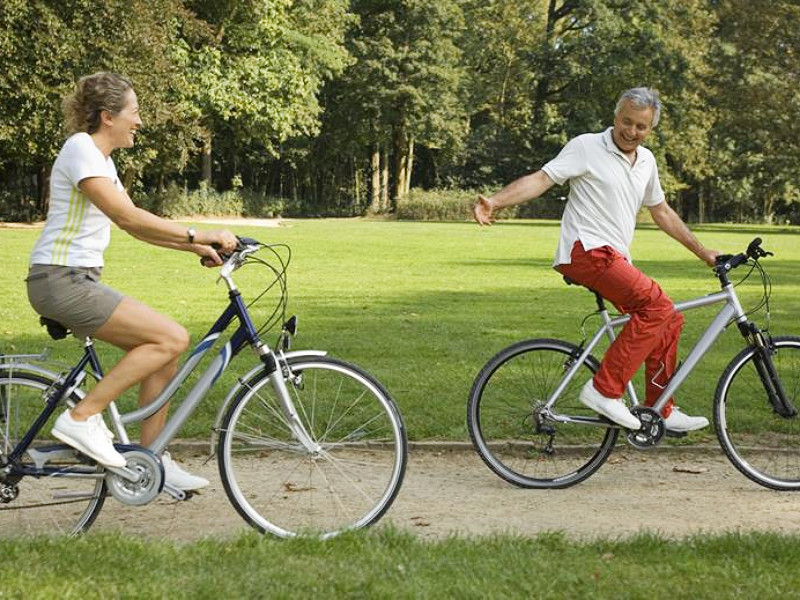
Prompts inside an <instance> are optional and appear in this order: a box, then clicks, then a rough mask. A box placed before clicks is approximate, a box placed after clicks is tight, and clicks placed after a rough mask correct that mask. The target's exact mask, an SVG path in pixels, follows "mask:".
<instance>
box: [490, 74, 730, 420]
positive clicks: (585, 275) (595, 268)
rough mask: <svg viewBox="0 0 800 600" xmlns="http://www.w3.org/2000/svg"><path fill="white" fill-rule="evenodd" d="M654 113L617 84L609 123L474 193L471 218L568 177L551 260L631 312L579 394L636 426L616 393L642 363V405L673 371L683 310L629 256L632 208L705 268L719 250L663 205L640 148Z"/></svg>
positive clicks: (650, 97) (648, 156)
mask: <svg viewBox="0 0 800 600" xmlns="http://www.w3.org/2000/svg"><path fill="white" fill-rule="evenodd" d="M660 114H661V102H660V100H659V98H658V92H657V91H656V90H654V89H651V88H634V89H630V90H627V91H626V92H623V93H622V94H621V95H620V97H619V100H618V101H617V106H616V109H615V111H614V125H613V127H609V128H608V129H606V130H605V131H603V132H602V133H594V134H584V135H580V136H578V137H576V138H574V139H573V140H571V141H570V142H568V143H567V145H566V146H564V148H563V149H562V150H561V152H560V154H559V155H558V156H557V157H556V158H555V159H553V160H551V161H550V162H549V163H547V164H546V165H545V166H544V167H542V169H541V170H540V171H537V172H535V173H532V174H530V175H527V176H525V177H522V178H520V179H518V180H517V181H515V182H513V183H511V184H510V185H508V186H507V187H505V188H504V189H502V190H501V191H500V192H498V193H497V194H495V195H493V196H490V197H488V198H487V197H484V196H478V201H477V203H476V204H475V207H474V214H475V220H476V221H477V222H478V223H479V224H481V225H489V224H491V222H492V221H493V218H492V215H493V213H494V211H495V210H497V209H499V208H503V207H505V206H512V205H515V204H521V203H522V202H525V201H527V200H530V199H532V198H537V197H539V196H540V195H542V194H543V193H544V192H546V191H547V190H549V189H550V188H551V187H552V186H553V184H555V183H557V184H559V185H561V184H563V183H564V182H566V181H569V182H570V192H569V199H568V202H567V206H566V208H565V209H564V215H563V217H562V220H561V237H560V239H559V242H558V249H557V251H556V258H555V261H554V263H553V266H554V268H555V269H556V270H557V271H559V272H560V273H562V274H563V275H566V276H567V277H569V278H570V279H571V280H573V281H575V282H577V283H580V284H581V285H584V286H586V287H588V288H591V289H592V290H595V291H596V292H598V293H599V294H600V295H601V296H603V297H604V298H606V299H607V300H609V301H611V302H612V303H613V304H614V305H615V306H616V307H617V309H618V310H620V311H622V312H624V313H628V314H630V315H631V320H630V321H629V322H628V323H627V324H626V325H625V327H624V328H623V329H622V331H621V332H620V334H619V336H618V337H617V339H616V340H615V341H614V342H613V343H612V344H611V346H610V347H609V349H608V351H607V352H606V355H605V356H604V357H603V361H602V362H601V364H600V369H599V370H598V371H597V373H596V374H595V376H594V377H593V378H592V379H590V380H589V381H587V382H586V385H584V387H583V389H582V390H581V394H580V399H581V402H583V403H584V404H585V405H586V406H588V407H589V408H591V409H592V410H594V411H596V412H598V413H600V414H602V415H604V416H606V417H607V418H609V419H611V420H612V421H614V422H615V423H617V424H619V425H622V426H623V427H627V428H629V429H638V428H639V427H640V423H639V419H637V418H636V417H635V416H634V415H633V414H631V413H630V411H629V410H628V409H627V407H626V406H625V404H624V403H623V402H622V400H621V398H622V396H623V394H624V392H625V386H626V384H627V383H628V382H629V381H630V379H631V378H632V377H633V375H634V374H635V373H636V371H637V370H638V369H639V367H640V366H641V364H642V363H645V372H646V381H647V390H646V404H647V405H648V406H652V405H653V404H654V403H655V401H656V400H657V399H658V396H659V395H660V393H661V389H662V388H663V387H664V385H665V383H666V382H667V381H668V380H669V378H670V377H671V376H672V374H673V372H674V371H675V367H676V355H677V349H678V340H679V338H680V333H681V327H682V326H683V316H682V315H681V314H680V313H677V312H675V310H674V306H673V304H672V301H671V300H670V299H669V298H668V297H667V295H666V294H665V293H664V292H663V291H662V290H661V288H660V287H659V286H658V284H657V283H656V282H655V281H653V280H652V279H650V278H649V277H647V276H646V275H645V274H644V273H642V272H641V271H639V270H638V269H637V268H636V267H634V266H633V265H632V264H631V262H630V252H629V248H630V245H631V242H632V241H633V232H634V229H635V227H636V214H637V213H638V211H639V209H640V208H641V206H642V205H644V206H646V207H647V208H648V209H649V211H650V214H651V215H652V217H653V221H654V222H655V224H656V225H658V227H659V228H660V229H662V230H663V231H665V232H666V233H667V234H668V235H670V236H671V237H673V238H674V239H676V240H677V241H679V242H680V243H681V244H683V245H684V246H685V247H686V248H688V249H689V250H690V251H691V252H692V253H694V254H695V255H696V256H697V257H698V258H699V259H700V260H702V261H704V262H705V263H706V264H708V265H709V266H714V259H715V258H716V257H717V255H718V254H719V253H718V252H716V251H715V250H710V249H708V248H705V247H704V246H703V245H702V244H701V243H700V242H699V241H698V240H697V238H696V237H695V236H694V235H693V234H692V232H691V231H689V229H688V227H687V226H686V224H685V223H684V222H683V221H682V220H681V218H680V217H679V216H678V214H677V213H676V212H675V211H674V210H672V208H670V207H669V205H668V204H667V203H666V201H665V198H664V191H663V190H662V189H661V183H660V181H659V178H658V167H657V165H656V161H655V157H654V156H653V153H652V152H650V151H649V150H648V149H647V148H645V147H643V146H642V145H641V144H642V143H643V142H644V141H645V140H646V139H647V137H648V135H650V132H651V131H652V130H653V128H654V127H655V126H656V125H657V124H658V119H659V116H660ZM662 416H663V417H664V423H665V425H666V428H667V429H668V430H670V431H674V432H686V431H693V430H696V429H702V428H703V427H706V426H707V425H708V419H706V418H705V417H692V416H689V415H686V414H684V413H683V412H681V411H680V410H679V409H678V408H677V407H675V406H673V403H672V399H670V402H669V403H668V404H667V405H666V406H665V408H664V410H663V414H662Z"/></svg>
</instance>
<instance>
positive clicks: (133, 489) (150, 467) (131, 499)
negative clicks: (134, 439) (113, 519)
mask: <svg viewBox="0 0 800 600" xmlns="http://www.w3.org/2000/svg"><path fill="white" fill-rule="evenodd" d="M117 448H119V446H117ZM128 448H132V449H131V450H125V451H123V452H120V453H121V454H122V456H124V457H125V460H127V461H128V464H127V465H126V466H125V468H126V469H128V470H130V471H133V472H135V473H138V474H139V480H138V481H136V482H132V481H129V480H127V479H125V478H124V477H122V476H120V475H117V474H116V473H112V472H110V471H107V472H106V486H108V490H109V491H110V492H111V495H112V496H114V498H116V499H117V500H119V501H120V502H122V503H123V504H129V505H132V506H140V505H142V504H147V503H148V502H151V501H152V500H153V498H155V497H156V496H158V495H159V494H160V493H161V489H162V488H163V487H164V466H163V465H162V464H161V460H159V458H158V457H157V456H156V455H155V454H153V453H152V452H150V450H147V449H146V448H142V447H139V446H135V447H134V446H128Z"/></svg>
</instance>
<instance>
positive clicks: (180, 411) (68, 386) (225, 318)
mask: <svg viewBox="0 0 800 600" xmlns="http://www.w3.org/2000/svg"><path fill="white" fill-rule="evenodd" d="M227 266H228V265H226V266H225V267H223V270H222V272H221V274H220V278H221V279H223V280H224V281H225V283H226V284H227V286H228V290H229V292H228V296H229V304H228V306H227V307H226V308H225V310H224V311H223V312H222V314H221V315H220V316H219V318H218V319H217V321H216V322H215V323H214V324H213V325H212V326H211V328H210V329H209V330H208V332H207V333H206V335H205V336H203V338H202V339H201V340H200V342H198V343H197V345H196V346H195V347H194V349H193V350H192V352H191V354H190V355H189V357H188V358H187V359H186V361H185V362H184V364H183V365H182V366H181V368H180V369H179V370H178V372H177V373H176V374H175V375H174V376H173V377H172V379H170V381H169V382H168V384H167V386H166V387H165V388H164V390H163V391H162V392H161V393H160V394H159V395H158V397H157V398H155V399H154V400H153V401H152V402H151V403H149V404H147V405H146V406H143V407H140V408H139V409H137V410H134V411H132V412H129V413H124V414H123V413H121V412H120V411H119V409H118V408H117V406H116V404H115V403H114V402H111V404H110V405H109V407H108V410H109V413H110V416H111V422H112V426H113V428H114V430H115V433H116V434H117V436H118V439H119V442H120V444H122V445H130V443H131V442H130V438H129V436H128V434H127V431H126V430H125V425H126V424H130V423H135V422H138V421H142V420H144V419H147V418H148V417H150V416H152V415H154V414H155V413H156V412H158V411H159V410H160V409H161V408H162V407H163V406H164V405H166V403H167V402H169V401H170V400H171V399H172V397H173V396H174V395H175V394H176V393H177V391H178V390H179V389H180V388H181V386H182V385H183V383H184V382H185V381H186V379H187V378H188V377H189V375H190V374H192V373H193V372H194V370H195V369H196V368H197V365H198V364H199V363H200V361H201V360H202V359H203V358H204V357H205V356H206V354H207V353H208V352H209V351H210V350H211V348H212V347H213V346H214V345H215V343H216V342H217V340H218V338H219V337H220V336H221V335H222V333H223V332H224V331H225V330H226V329H227V328H228V327H229V326H230V325H231V323H232V321H233V320H234V319H236V318H238V319H239V326H238V327H237V328H236V330H235V331H234V332H233V334H232V335H231V337H230V338H229V339H228V340H227V341H226V342H225V344H224V345H223V346H222V348H220V350H219V353H218V354H217V356H216V357H215V358H214V359H213V360H212V362H211V363H210V364H209V366H208V367H207V368H206V369H205V371H204V372H203V373H202V375H201V376H200V378H199V380H198V381H197V382H196V383H195V385H194V386H193V387H192V389H191V390H190V391H189V392H188V393H187V395H186V397H185V398H184V399H183V401H182V402H181V403H180V405H179V406H178V408H177V409H176V411H175V412H174V414H173V415H172V416H171V417H170V418H169V420H168V421H167V422H166V423H165V425H164V428H163V429H162V431H161V432H160V433H159V435H158V437H157V438H156V439H155V440H154V441H153V442H152V443H151V444H150V445H149V446H148V447H147V449H148V450H150V451H151V452H153V453H155V454H160V453H161V452H163V451H164V449H165V448H166V447H167V445H168V444H169V442H170V440H171V439H172V438H173V437H174V436H175V435H176V434H177V433H178V432H179V431H180V429H181V427H183V425H184V423H186V421H187V420H188V419H189V417H190V416H191V414H192V413H193V412H194V410H195V409H196V408H197V406H198V405H199V404H200V402H201V401H202V400H203V399H204V398H205V396H206V394H207V393H208V391H209V390H210V389H211V387H212V386H213V385H214V383H215V382H216V381H217V379H219V377H220V375H222V373H223V372H224V371H225V370H226V369H227V367H228V365H229V364H230V361H231V360H232V359H233V357H235V356H236V355H237V354H239V352H241V350H242V348H244V347H245V345H248V344H249V345H251V346H252V347H253V348H254V349H255V350H256V352H257V353H258V355H259V356H260V358H261V364H260V365H258V366H257V367H255V368H254V369H252V370H251V371H250V373H249V374H248V375H251V374H255V373H256V372H257V371H259V370H261V369H263V368H265V367H266V368H267V369H268V370H269V372H270V375H269V377H270V380H271V383H272V385H273V387H274V388H275V391H276V393H277V394H278V396H279V397H280V398H281V400H282V403H281V404H282V408H283V410H284V413H285V416H286V418H287V421H288V423H289V427H290V429H291V430H292V433H293V434H294V435H295V437H296V439H297V440H298V441H299V442H300V443H302V444H303V446H305V447H306V449H308V450H309V451H310V452H318V451H319V446H318V445H317V444H316V443H315V442H314V441H313V440H312V439H311V436H310V435H309V434H308V432H307V431H306V429H305V427H304V426H303V424H302V422H301V421H300V419H299V417H298V415H297V412H296V410H295V407H294V404H293V402H292V400H291V397H290V395H289V391H288V389H287V388H286V383H285V381H284V377H283V372H282V369H280V368H279V365H280V364H281V363H282V362H283V363H285V361H286V360H287V359H288V358H292V357H294V356H303V355H324V354H325V353H324V352H319V351H301V352H289V353H285V354H284V353H281V357H280V359H279V358H278V357H277V356H276V355H275V353H274V352H273V351H272V350H271V349H270V348H269V347H268V346H267V345H266V344H264V343H263V342H262V341H261V339H260V338H259V335H258V331H257V330H256V327H255V326H254V324H253V321H252V319H251V318H250V314H249V312H248V310H247V306H246V304H245V303H244V300H243V299H242V296H241V293H240V292H239V291H238V289H237V288H236V285H235V283H234V282H233V280H232V279H231V273H232V271H233V270H235V267H233V266H231V267H230V268H228V269H226V267H227ZM20 358H22V357H20ZM15 364H17V363H6V364H5V365H4V366H6V367H11V368H13V367H14V366H15ZM19 366H20V367H25V368H26V369H27V370H29V371H30V370H31V369H30V367H28V366H27V365H25V364H24V363H19ZM32 371H33V372H34V373H38V374H40V375H43V376H49V377H51V378H53V379H55V380H59V383H60V385H58V386H55V387H54V390H53V392H51V393H50V394H49V396H48V403H47V405H46V406H45V409H44V410H43V411H42V413H41V414H40V415H39V416H38V417H37V419H36V421H35V423H34V424H33V425H32V426H31V428H30V429H29V430H28V431H27V432H26V434H25V435H24V436H23V438H22V439H21V440H20V442H19V443H18V444H17V446H16V447H15V448H14V450H13V451H12V453H11V454H10V455H9V459H10V462H17V461H18V460H19V459H20V458H21V456H22V455H23V454H24V453H25V452H26V451H29V452H30V450H29V446H30V444H31V443H32V442H33V440H34V439H35V436H36V435H37V433H38V432H39V430H40V429H41V428H42V427H43V426H44V424H45V423H46V422H47V420H48V419H49V418H50V416H51V415H52V413H53V412H54V411H55V409H56V405H57V404H58V402H59V401H60V400H61V399H62V398H69V396H70V395H71V394H72V393H73V392H75V391H76V390H77V388H78V386H80V384H81V383H82V382H83V380H84V379H85V377H86V375H87V373H92V374H93V375H94V376H95V377H96V378H97V379H100V378H102V377H103V371H102V368H101V365H100V362H99V359H98V357H97V353H96V351H95V349H94V344H93V342H92V340H91V339H89V338H87V340H86V343H85V344H84V354H83V356H82V357H81V359H80V360H79V361H78V363H77V364H76V365H75V366H74V367H73V368H72V369H71V370H70V372H69V374H68V375H66V376H65V377H63V378H62V377H61V376H59V375H58V374H57V373H54V372H52V371H48V370H45V369H39V368H35V369H33V370H32ZM240 387H241V381H240V383H239V385H238V386H235V387H234V389H233V390H231V393H229V394H228V396H227V398H226V400H225V402H224V403H223V406H222V408H221V409H220V414H221V413H222V410H224V407H225V406H227V405H228V404H229V402H230V401H231V399H232V398H233V396H234V394H235V391H236V390H237V389H240ZM58 448H59V447H58V446H54V447H53V448H52V449H49V450H44V449H41V451H35V452H34V454H36V456H37V457H38V460H40V461H41V463H42V465H41V466H40V467H39V468H40V469H41V468H42V467H43V465H44V463H45V462H47V455H48V454H50V453H51V452H52V453H57V452H58V451H59V450H58ZM53 455H54V456H55V454H53ZM110 470H112V471H114V472H120V473H122V472H124V469H122V470H119V469H110ZM129 475H130V474H129ZM128 478H129V479H131V480H133V478H131V477H128Z"/></svg>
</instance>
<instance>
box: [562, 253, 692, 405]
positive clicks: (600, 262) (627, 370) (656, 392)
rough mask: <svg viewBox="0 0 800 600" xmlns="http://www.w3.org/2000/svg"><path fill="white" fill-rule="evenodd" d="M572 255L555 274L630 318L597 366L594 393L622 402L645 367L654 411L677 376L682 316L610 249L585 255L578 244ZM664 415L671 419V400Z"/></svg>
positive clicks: (649, 281) (648, 396)
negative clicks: (632, 380) (607, 301)
mask: <svg viewBox="0 0 800 600" xmlns="http://www.w3.org/2000/svg"><path fill="white" fill-rule="evenodd" d="M571 256H572V263H571V264H568V265H558V266H557V267H556V269H557V270H558V271H559V272H560V273H562V274H563V275H566V276H567V277H569V278H570V279H572V280H573V281H575V282H577V283H580V284H581V285H584V286H586V287H588V288H590V289H592V290H594V291H596V292H597V293H598V294H600V295H601V296H602V297H603V298H605V299H606V300H609V301H610V302H612V303H613V304H614V306H615V307H616V308H617V310H618V311H620V312H623V313H626V314H629V315H631V320H630V321H628V323H626V324H625V326H624V327H623V328H622V331H620V333H619V335H618V336H617V339H616V340H614V342H613V343H612V344H611V346H610V347H609V348H608V351H606V355H605V356H604V357H603V360H602V362H601V363H600V369H599V370H598V371H597V373H596V374H595V376H594V387H595V389H596V390H597V391H598V392H600V393H601V394H603V395H604V396H606V397H608V398H621V397H622V396H623V394H624V393H625V386H626V384H627V383H628V382H629V381H630V380H631V379H632V378H633V376H634V375H635V374H636V371H637V370H638V369H639V367H640V366H641V365H642V363H644V364H645V380H646V382H647V391H646V404H647V406H652V405H653V404H654V403H655V401H656V400H657V399H658V397H659V396H660V395H661V391H662V389H663V387H664V386H665V385H666V383H667V381H669V378H670V377H672V374H673V373H674V372H675V366H676V357H677V354H678V340H679V339H680V335H681V328H682V327H683V315H682V314H681V313H678V312H675V307H674V305H673V304H672V300H670V299H669V297H668V296H667V295H666V294H665V293H664V292H663V291H662V290H661V288H660V287H659V285H658V284H657V283H656V282H655V281H653V280H652V279H650V278H649V277H648V276H647V275H645V274H644V273H642V272H641V271H640V270H639V269H637V268H636V267H634V266H633V265H632V264H631V263H629V262H628V260H627V259H626V258H625V257H624V256H623V255H622V254H620V253H619V252H617V251H616V250H614V249H613V248H611V247H610V246H603V247H601V248H595V249H593V250H589V251H588V252H586V251H585V250H584V249H583V245H582V244H581V243H580V241H578V242H575V245H574V246H573V248H572V254H571ZM662 412H663V414H662V416H663V417H665V418H666V417H668V416H669V414H670V413H671V412H672V399H670V401H669V403H668V404H667V405H666V407H665V408H664V410H663V411H662Z"/></svg>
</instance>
